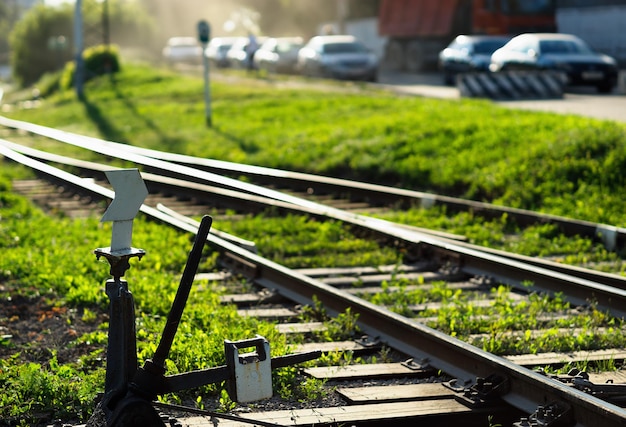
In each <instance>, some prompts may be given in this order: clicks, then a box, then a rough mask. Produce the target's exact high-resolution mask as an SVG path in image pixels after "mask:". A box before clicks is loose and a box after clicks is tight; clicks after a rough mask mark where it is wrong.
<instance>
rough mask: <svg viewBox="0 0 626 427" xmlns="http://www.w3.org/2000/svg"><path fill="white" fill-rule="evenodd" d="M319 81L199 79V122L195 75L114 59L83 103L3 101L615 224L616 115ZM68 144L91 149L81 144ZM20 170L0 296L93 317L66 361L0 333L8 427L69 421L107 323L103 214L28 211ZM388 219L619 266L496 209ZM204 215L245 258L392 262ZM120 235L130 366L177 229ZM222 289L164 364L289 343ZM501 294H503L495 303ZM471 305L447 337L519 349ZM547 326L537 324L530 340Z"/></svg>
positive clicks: (255, 160)
mask: <svg viewBox="0 0 626 427" xmlns="http://www.w3.org/2000/svg"><path fill="white" fill-rule="evenodd" d="M295 82H296V83H297V82H298V80H295ZM330 87H331V88H332V90H319V89H311V88H304V89H302V88H298V89H294V88H290V87H289V85H287V84H286V81H285V80H278V81H276V82H269V81H266V80H262V79H257V80H227V79H225V80H221V79H220V80H215V81H214V82H213V83H212V88H211V89H212V95H213V103H212V108H213V123H214V126H213V127H212V128H207V126H206V124H205V117H204V104H203V100H202V90H203V88H202V80H201V79H200V78H199V77H193V76H182V75H179V74H174V73H171V72H166V71H163V70H155V69H151V68H149V67H146V66H139V65H132V64H126V65H123V71H122V72H121V73H119V74H118V75H116V76H114V77H113V78H108V77H105V78H101V79H98V80H94V81H92V82H90V83H89V84H88V85H87V86H86V96H85V99H84V100H82V101H78V100H76V98H75V96H74V94H73V93H72V92H64V93H60V94H56V95H54V96H51V97H50V98H49V99H46V100H44V104H43V105H44V106H43V107H42V108H39V109H31V110H25V109H24V110H22V109H15V110H13V111H11V112H8V113H6V115H8V116H10V117H12V118H16V119H20V120H26V121H31V122H34V123H38V124H42V125H46V126H51V127H56V128H61V129H64V130H68V131H71V132H76V133H79V134H86V135H92V136H97V137H100V138H104V139H109V140H114V141H117V142H123V143H129V144H134V145H139V146H143V147H148V148H154V149H159V150H166V151H173V152H179V153H185V154H191V155H197V156H203V157H210V158H216V159H223V160H230V161H237V162H245V163H251V164H258V165H264V166H271V167H278V168H285V169H291V170H299V171H307V172H315V173H321V174H326V175H333V176H339V177H348V178H356V179H359V180H363V181H370V182H377V183H390V184H394V185H398V186H404V187H408V188H414V189H419V190H430V191H439V192H443V193H445V194H449V195H456V196H465V197H471V198H475V199H480V200H486V201H490V202H496V203H502V204H507V205H511V206H515V207H521V208H527V209H536V210H542V211H544V212H550V213H554V214H559V215H565V216H569V217H574V218H579V219H585V220H589V221H598V222H606V223H609V224H614V225H620V224H622V223H623V222H624V216H625V215H626V213H625V212H626V209H625V208H626V206H625V202H624V200H622V197H621V193H622V190H623V185H624V178H623V177H622V175H623V174H622V171H623V170H624V166H625V165H626V153H625V151H624V145H625V144H624V143H625V142H626V138H625V132H624V131H625V129H624V126H623V125H621V124H618V123H613V122H604V121H598V120H591V119H585V118H580V117H575V116H560V115H553V114H548V113H532V112H522V111H516V110H510V109H502V108H498V107H497V106H494V105H492V104H491V103H489V102H484V101H475V100H461V101H441V100H431V99H424V98H408V97H406V98H397V97H395V96H392V95H390V94H386V93H383V92H380V91H371V90H367V91H363V92H359V91H357V90H354V89H358V88H359V87H360V86H358V85H351V84H347V85H344V84H338V83H333V84H331V85H330ZM346 89H347V90H346ZM7 98H8V100H9V101H11V94H9V95H7ZM13 100H17V95H16V94H14V95H13ZM14 136H15V138H21V137H20V136H18V135H14ZM9 139H11V138H9ZM33 144H34V145H36V146H37V147H45V148H46V149H50V150H53V151H55V152H59V153H61V152H68V151H66V150H68V148H67V147H61V146H60V145H59V144H53V143H50V142H48V141H42V140H35V142H33ZM69 152H71V153H72V154H73V155H82V156H84V157H85V158H89V157H90V155H88V154H86V153H84V152H82V150H79V149H73V148H72V149H69ZM28 175H29V173H28V172H27V171H25V170H24V169H21V168H18V167H15V166H14V165H11V164H10V163H6V162H5V163H3V165H2V168H0V250H1V251H2V257H0V295H1V296H2V298H3V299H4V302H8V301H10V300H9V298H12V299H15V298H18V297H19V298H23V299H25V300H26V301H31V302H35V301H44V302H45V303H46V304H47V305H49V306H51V307H62V308H65V309H67V313H68V314H67V315H66V316H65V317H64V318H63V319H64V320H65V322H66V323H67V324H68V326H71V327H74V326H76V327H78V325H79V324H80V325H84V324H86V325H91V329H90V332H88V333H85V334H83V335H81V336H79V337H77V339H76V340H75V341H74V342H73V344H72V345H74V346H76V347H77V348H86V349H87V350H83V352H82V356H81V357H80V359H78V360H59V359H58V357H57V356H56V355H55V354H54V352H52V353H50V354H49V355H48V356H49V357H48V358H47V360H46V361H45V362H42V360H41V357H40V358H36V357H33V354H32V349H31V348H29V347H26V348H22V347H17V346H15V345H13V343H12V339H11V338H3V339H2V341H0V348H2V349H3V351H4V353H3V354H7V357H4V358H3V359H2V360H1V361H0V388H2V389H3V390H10V392H8V393H5V394H3V395H2V397H1V399H2V401H1V402H0V418H2V419H5V420H9V421H7V422H8V423H14V424H17V423H18V421H17V420H19V419H22V420H25V421H24V423H31V422H32V423H34V422H35V421H36V420H41V419H44V420H52V419H54V418H66V417H67V418H74V419H77V420H83V421H84V419H85V417H87V416H88V415H89V414H90V412H91V410H92V409H93V404H92V402H91V399H92V398H93V397H94V396H95V394H96V393H97V392H98V391H102V387H103V378H104V366H103V362H102V357H103V351H104V348H105V346H106V327H107V323H106V319H103V317H102V315H103V313H106V309H107V306H108V299H107V297H106V295H105V294H104V291H103V289H102V288H103V282H104V281H105V280H106V279H107V278H108V266H107V265H106V264H105V263H104V261H100V262H97V261H96V260H95V256H94V255H93V253H92V251H93V249H95V248H96V247H101V246H106V244H107V243H108V241H109V240H110V224H106V223H105V224H101V223H99V221H98V218H93V219H85V220H70V219H67V218H62V217H49V216H46V215H44V214H43V213H42V212H41V211H39V210H38V209H36V208H34V207H33V206H32V205H31V204H30V203H29V202H27V201H26V200H25V199H23V198H21V197H18V196H16V195H14V194H13V193H12V192H11V185H10V181H11V179H14V178H16V177H24V176H28ZM386 218H388V219H391V220H394V221H400V222H405V223H409V224H413V225H418V226H423V227H432V228H436V229H442V230H446V231H450V232H455V233H459V234H465V235H467V236H468V237H469V238H470V240H471V241H472V242H474V243H477V244H481V245H486V246H492V247H497V248H501V249H508V250H515V251H518V252H520V253H526V254H529V255H534V256H549V257H552V258H558V259H562V260H564V261H568V262H572V263H577V264H580V263H584V262H590V261H594V262H598V261H602V262H604V263H606V264H605V265H607V266H608V267H607V268H610V269H612V271H621V269H622V267H621V259H620V258H619V256H618V255H616V254H609V253H607V252H606V251H605V250H604V249H603V248H601V247H600V246H599V245H596V244H593V243H591V242H589V241H588V240H586V239H566V238H564V237H563V236H562V235H560V234H559V233H557V232H556V230H554V229H553V228H551V227H550V226H546V225H539V226H536V227H531V228H529V229H526V230H524V231H523V232H522V233H521V234H520V230H519V229H517V227H516V226H515V225H514V224H511V223H510V221H508V220H507V218H505V217H504V218H501V219H499V220H495V221H484V220H481V219H480V218H477V217H474V216H473V215H471V214H458V215H447V214H446V212H445V211H441V210H440V209H439V208H434V209H430V210H418V209H415V210H411V211H409V212H404V213H391V214H388V215H386ZM215 227H216V228H219V229H220V230H223V231H228V232H232V233H234V234H236V235H239V236H241V237H244V238H247V239H251V240H254V241H255V242H256V243H257V246H258V247H259V250H260V254H261V255H263V256H266V257H268V258H270V259H273V260H275V261H278V262H284V263H285V264H287V265H288V266H292V267H319V266H350V265H380V264H393V263H396V262H398V261H399V260H398V259H397V255H396V254H395V253H394V252H392V251H390V250H381V249H380V248H378V247H377V246H376V245H374V244H372V243H371V242H367V241H364V240H362V239H359V238H358V237H356V236H354V235H352V234H351V233H350V231H349V230H347V229H345V228H344V227H342V226H341V225H340V224H338V223H335V222H325V223H321V222H317V221H313V220H310V219H306V218H303V217H300V216H295V215H294V216H288V217H286V218H283V219H279V218H275V217H273V216H272V215H271V212H268V213H267V214H266V215H261V216H258V217H251V218H247V219H246V220H244V221H232V222H231V221H222V222H221V223H218V224H215ZM133 245H134V246H135V247H140V248H144V249H146V250H147V256H146V257H144V258H143V259H142V260H141V261H140V262H132V268H131V269H130V270H129V271H128V272H127V274H126V279H127V280H128V282H129V285H130V287H131V291H132V292H133V295H134V296H135V302H136V306H137V337H138V352H139V360H140V363H141V362H142V361H143V360H144V359H145V358H146V357H149V356H151V355H152V353H153V351H154V346H155V345H156V338H157V337H158V336H159V335H160V333H161V331H162V328H163V323H164V316H165V315H166V313H167V311H168V310H169V306H170V302H171V301H172V299H173V295H174V293H175V291H176V287H177V285H178V281H179V277H180V274H181V272H182V268H183V265H184V262H185V260H186V256H187V253H188V250H189V248H190V246H191V237H190V236H189V235H187V234H184V233H179V232H176V231H174V230H171V229H169V228H166V227H162V226H159V225H158V224H155V223H153V222H151V221H149V220H147V219H146V218H144V217H142V216H140V217H139V218H138V219H137V220H136V224H135V227H134V235H133ZM320 254H322V255H320ZM205 255H206V257H205V258H204V259H203V265H202V268H203V270H210V269H212V268H214V267H215V254H213V253H212V252H211V251H210V250H208V249H207V250H206V253H205ZM133 261H136V260H133ZM222 292H227V289H224V288H218V287H217V286H216V285H215V284H212V283H202V284H199V285H198V286H197V287H195V288H194V290H193V291H192V294H191V297H190V302H189V304H188V306H187V309H186V311H185V317H184V319H183V320H184V321H183V323H182V324H181V327H180V330H179V333H178V334H177V339H176V341H175V344H174V347H173V349H172V353H171V360H170V361H168V371H169V372H183V371H188V370H191V369H199V368H203V367H207V366H216V365H219V364H221V363H223V354H222V348H223V340H224V339H230V340H237V339H243V338H250V337H251V336H254V335H255V334H257V333H258V334H261V335H264V336H266V338H268V339H269V341H270V343H271V344H272V353H273V354H283V353H284V352H286V351H288V346H289V344H290V343H288V342H287V341H286V339H285V337H284V336H280V335H278V334H277V333H276V332H275V331H274V329H273V327H272V325H271V324H267V323H263V322H258V321H256V320H252V319H241V318H239V317H238V316H237V315H236V313H235V309H234V307H232V306H222V305H220V304H219V303H218V299H217V297H218V295H219V294H220V293H222ZM437 292H438V295H437V296H436V298H439V299H444V298H447V299H451V300H453V301H454V296H455V294H454V293H452V294H450V292H449V290H447V289H446V287H445V286H444V285H443V284H442V285H440V286H438V289H437ZM387 296H389V295H387ZM402 296H403V299H398V295H395V296H393V298H392V300H395V301H396V302H395V304H396V305H397V306H396V307H395V308H394V309H397V310H398V311H401V312H402V310H406V308H407V306H408V305H410V304H413V303H415V301H418V300H422V301H425V300H427V299H428V298H433V296H432V295H431V294H421V295H418V294H417V293H415V294H414V293H409V292H407V293H404V294H403V295H402ZM384 297H385V294H381V295H380V297H379V298H381V301H379V302H381V303H385V301H383V300H382V299H383V298H384ZM557 302H558V301H557ZM540 303H542V301H541V300H538V301H537V304H540ZM501 305H502V307H503V309H506V308H507V307H509V306H510V305H507V304H506V301H503V303H502V304H501ZM527 308H528V307H527ZM475 312H476V309H474V308H472V307H471V305H470V304H468V303H467V302H466V301H463V300H458V301H454V302H453V303H451V305H450V307H449V310H448V311H445V314H442V316H443V318H442V319H441V322H439V323H440V324H439V325H436V326H438V327H440V328H442V329H444V330H447V331H449V332H450V333H453V334H456V335H457V336H463V337H467V336H469V335H470V334H471V333H475V332H481V333H483V332H485V331H490V332H493V334H494V336H497V337H498V340H497V341H502V343H503V344H502V345H503V346H505V347H513V348H514V349H516V351H527V349H524V350H522V347H519V348H517V347H515V345H517V344H516V343H513V342H511V343H507V342H505V341H503V340H500V339H499V336H498V335H497V334H498V333H499V331H501V330H506V328H507V327H509V328H510V325H506V324H504V323H502V324H497V325H496V324H495V323H494V322H491V323H480V322H474V321H473V320H472V314H474V313H475ZM506 314H507V315H506V316H504V315H503V316H502V319H503V321H504V319H509V320H511V321H513V320H514V321H516V322H521V321H522V320H524V319H523V318H524V316H521V315H519V313H517V314H515V313H508V312H507V313H506ZM3 316H4V315H3ZM303 316H309V317H311V318H316V319H318V318H320V319H323V320H326V321H327V322H328V324H327V326H328V328H327V329H326V331H325V332H323V334H322V335H321V336H320V337H318V338H320V339H325V340H332V339H341V338H346V336H350V334H352V333H354V332H355V330H354V328H355V322H356V319H355V318H354V316H353V315H352V314H351V313H344V314H343V315H341V316H340V317H339V318H338V319H335V320H330V321H329V320H328V319H326V318H325V314H324V311H323V307H319V306H316V307H312V308H310V309H309V310H307V311H306V312H305V313H304V314H303ZM595 316H596V318H593V319H587V320H586V322H587V324H586V327H588V328H589V329H590V330H593V328H595V327H599V326H603V327H605V326H606V325H607V323H606V322H608V321H607V320H602V319H597V317H598V315H597V314H596V315H595ZM444 318H445V319H444ZM596 320H597V322H596ZM0 321H1V322H2V323H3V324H4V323H8V322H11V321H15V319H8V318H4V317H3V318H0ZM581 322H583V323H584V321H581ZM594 322H595V323H594ZM603 322H604V323H603ZM559 326H561V325H558V324H554V325H550V327H554V328H557V327H559ZM520 327H522V328H530V327H531V325H526V326H522V325H520ZM552 338H553V337H552V336H551V335H549V336H547V337H546V339H544V341H545V342H550V341H554V340H553V339H552ZM301 339H303V338H302V337H296V338H295V340H301ZM495 341H496V340H494V342H495ZM598 343H599V344H598V345H601V344H603V343H602V342H601V341H598ZM604 344H606V342H604ZM487 345H491V344H489V343H488V344H487ZM528 345H529V346H530V342H529V343H528ZM564 345H576V343H571V342H570V343H565V344H564ZM492 347H494V348H495V346H493V345H492ZM530 351H539V349H538V348H536V349H533V348H530ZM337 357H339V356H332V357H331V356H327V357H326V358H325V360H322V363H327V364H330V363H354V362H356V361H355V360H353V359H352V358H351V355H343V356H341V357H339V359H337ZM296 374H297V373H296V371H295V369H287V370H283V371H281V372H280V373H278V374H277V375H276V377H275V379H274V380H275V382H276V384H275V388H276V390H279V391H280V393H281V394H282V395H283V396H285V397H287V398H293V399H297V400H303V399H307V398H316V397H318V394H319V393H321V387H320V386H321V385H320V384H319V383H315V382H308V383H303V382H299V381H298V379H297V376H296ZM166 398H167V399H169V400H172V401H180V400H182V399H186V400H189V399H190V400H191V401H193V402H196V405H197V406H199V407H203V406H204V405H206V404H207V402H208V401H219V402H220V405H221V407H222V409H227V408H230V407H232V402H230V401H229V399H228V397H227V396H226V395H225V394H224V388H223V386H222V385H216V386H209V387H205V388H202V389H201V390H194V391H192V392H190V393H188V394H182V395H177V396H167V397H166Z"/></svg>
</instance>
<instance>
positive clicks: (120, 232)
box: [101, 169, 148, 253]
mask: <svg viewBox="0 0 626 427" xmlns="http://www.w3.org/2000/svg"><path fill="white" fill-rule="evenodd" d="M105 174H106V176H107V178H108V180H109V182H110V183H111V185H112V186H113V190H114V191H115V198H114V199H113V201H112V202H111V204H110V205H109V208H108V209H107V210H106V212H105V213H104V216H103V217H102V219H101V221H102V222H105V221H113V231H112V233H111V252H112V253H113V252H120V251H130V249H131V246H130V242H131V237H132V234H133V219H134V218H135V216H136V215H137V212H139V208H140V207H141V204H142V203H143V201H144V200H145V198H146V196H147V195H148V189H147V188H146V184H145V183H144V182H143V179H141V175H140V174H139V170H138V169H120V170H114V171H107V172H105Z"/></svg>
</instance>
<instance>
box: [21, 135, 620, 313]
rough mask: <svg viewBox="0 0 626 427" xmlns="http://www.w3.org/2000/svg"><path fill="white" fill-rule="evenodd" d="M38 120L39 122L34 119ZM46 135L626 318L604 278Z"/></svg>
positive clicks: (96, 143) (86, 140)
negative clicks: (311, 214)
mask: <svg viewBox="0 0 626 427" xmlns="http://www.w3.org/2000/svg"><path fill="white" fill-rule="evenodd" d="M33 126H36V125H33ZM43 131H45V133H46V136H49V137H50V138H54V139H58V140H60V141H63V142H66V143H69V144H72V145H75V146H78V147H82V148H85V149H88V150H92V151H95V152H98V153H100V154H104V155H107V156H111V157H114V158H120V159H124V160H127V161H131V162H134V163H136V164H140V165H144V166H148V167H150V168H153V169H158V170H162V171H166V172H167V173H168V174H172V173H173V174H174V175H175V176H180V177H186V178H189V179H193V180H196V181H204V182H209V183H216V182H217V183H219V184H222V185H226V186H230V187H232V188H237V189H240V190H243V191H248V192H250V193H256V194H258V195H261V196H263V197H268V198H275V199H277V200H282V201H284V202H286V203H293V204H296V205H299V206H301V207H304V208H308V209H314V210H317V212H318V213H319V214H320V215H326V216H329V217H332V218H335V219H338V220H340V221H344V222H348V223H350V224H354V225H357V226H360V227H364V228H369V229H371V230H373V231H376V232H384V233H385V234H386V235H388V236H392V237H393V238H395V239H397V240H398V242H402V243H404V244H407V245H418V246H419V247H420V248H421V249H424V250H430V251H434V252H435V253H436V254H437V256H439V257H440V258H447V259H448V260H450V261H451V262H453V263H454V265H455V266H458V267H460V268H461V269H462V270H463V271H465V272H466V273H468V274H470V275H479V276H486V277H491V278H493V279H495V280H498V281H500V282H501V283H503V284H507V285H510V286H512V287H515V288H518V289H522V290H528V284H529V283H530V284H532V285H533V287H534V289H536V290H539V291H542V292H546V293H548V294H551V295H554V294H555V293H562V292H563V290H564V289H566V290H567V291H566V292H565V295H564V297H565V299H566V300H567V301H569V302H570V303H572V304H575V305H588V304H596V305H597V308H598V309H600V310H603V311H608V312H610V313H611V314H612V315H613V316H616V317H622V318H626V290H624V289H616V288H613V287H611V286H607V285H606V284H603V283H597V282H593V281H590V280H586V279H583V278H580V277H575V276H571V275H567V274H563V273H560V272H558V271H552V270H549V269H547V268H544V267H541V266H536V265H528V264H525V263H522V262H519V261H517V260H515V259H511V258H506V257H502V256H499V255H497V254H493V253H487V252H485V251H483V250H481V249H482V248H478V247H469V246H468V245H462V244H460V242H452V241H450V240H447V239H441V238H436V237H435V236H431V235H427V234H425V233H420V232H417V231H414V230H408V229H406V227H400V226H398V225H397V224H395V223H392V222H389V221H385V220H382V219H377V218H371V217H367V216H363V215H358V214H353V213H349V212H345V211H342V210H340V209H335V208H331V207H328V206H324V205H321V204H318V203H315V202H312V201H308V200H303V199H301V198H298V197H295V196H291V195H287V194H284V193H281V192H279V191H275V190H270V189H266V188H262V187H259V186H256V185H253V184H249V183H242V182H241V181H238V180H234V179H232V178H227V177H223V176H220V175H215V174H212V173H209V172H206V171H201V170H198V169H193V168H190V167H188V166H182V165H176V164H172V163H169V162H165V161H163V160H158V159H153V158H149V157H145V156H141V155H138V154H134V153H131V152H126V151H123V147H124V145H123V144H116V143H115V145H110V144H103V141H100V140H97V139H95V138H90V137H82V136H80V135H75V134H69V133H67V132H63V131H58V130H56V129H51V128H44V129H43Z"/></svg>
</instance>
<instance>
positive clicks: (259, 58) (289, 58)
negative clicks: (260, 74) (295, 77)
mask: <svg viewBox="0 0 626 427" xmlns="http://www.w3.org/2000/svg"><path fill="white" fill-rule="evenodd" d="M302 46H304V41H303V40H302V37H271V38H269V39H267V40H266V41H265V43H263V44H262V45H261V47H260V48H259V49H258V50H257V51H256V54H255V55H254V64H255V66H256V68H257V69H259V70H266V71H268V72H270V73H294V72H295V71H296V63H297V62H298V51H299V50H300V49H301V48H302Z"/></svg>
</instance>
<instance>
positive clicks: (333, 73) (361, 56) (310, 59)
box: [297, 35, 378, 82]
mask: <svg viewBox="0 0 626 427" xmlns="http://www.w3.org/2000/svg"><path fill="white" fill-rule="evenodd" d="M297 68H298V71H299V72H300V73H301V74H303V75H305V76H309V77H325V78H334V79H343V80H366V81H371V82H375V81H377V80H378V58H377V57H376V55H375V54H374V53H373V52H371V51H370V50H369V49H368V48H367V47H365V45H363V44H362V43H361V42H360V41H359V40H357V39H356V38H355V37H353V36H347V35H346V36H339V35H338V36H315V37H313V38H312V39H311V40H309V42H308V43H307V44H306V45H305V46H304V47H303V48H302V49H300V51H299V52H298V65H297Z"/></svg>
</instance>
